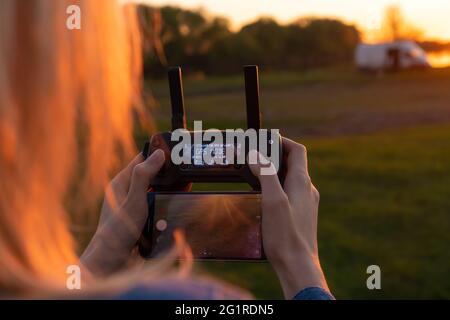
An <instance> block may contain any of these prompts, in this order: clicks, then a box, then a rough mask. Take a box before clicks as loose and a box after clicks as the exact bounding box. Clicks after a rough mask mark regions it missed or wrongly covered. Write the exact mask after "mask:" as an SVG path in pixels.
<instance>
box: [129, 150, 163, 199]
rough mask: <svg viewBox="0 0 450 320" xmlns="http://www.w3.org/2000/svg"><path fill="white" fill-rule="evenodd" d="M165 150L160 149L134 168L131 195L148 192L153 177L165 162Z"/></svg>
mask: <svg viewBox="0 0 450 320" xmlns="http://www.w3.org/2000/svg"><path fill="white" fill-rule="evenodd" d="M164 160H165V156H164V151H162V150H161V149H158V150H156V151H154V152H153V153H152V154H151V156H150V157H148V158H147V159H146V160H145V161H144V162H141V163H139V164H138V165H136V166H135V167H134V169H133V174H132V176H131V183H130V190H129V196H131V197H134V196H135V195H139V194H143V193H146V192H147V189H148V185H149V183H150V180H151V179H153V178H154V177H155V176H156V174H157V173H158V172H159V170H160V169H161V167H162V166H163V164H164Z"/></svg>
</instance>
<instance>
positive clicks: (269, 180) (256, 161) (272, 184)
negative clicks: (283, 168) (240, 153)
mask: <svg viewBox="0 0 450 320" xmlns="http://www.w3.org/2000/svg"><path fill="white" fill-rule="evenodd" d="M248 163H249V167H250V170H251V172H252V173H253V175H255V176H256V177H257V178H258V180H259V183H260V184H261V192H262V197H263V201H264V202H266V203H279V202H280V201H284V200H287V196H286V194H285V193H284V191H283V188H282V187H281V184H280V180H279V179H278V175H277V171H276V169H275V166H274V165H273V163H271V162H270V161H269V160H268V159H266V157H264V156H263V155H262V154H261V153H259V152H258V151H256V150H250V151H249V153H248Z"/></svg>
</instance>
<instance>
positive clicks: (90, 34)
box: [0, 0, 141, 295]
mask: <svg viewBox="0 0 450 320" xmlns="http://www.w3.org/2000/svg"><path fill="white" fill-rule="evenodd" d="M73 4H75V5H78V6H79V7H80V8H81V18H82V19H81V30H69V29H68V28H67V27H66V19H67V18H68V14H66V9H67V7H68V6H69V5H73ZM0 37H1V38H0V141H1V145H0V295H1V294H2V293H3V294H4V293H8V294H11V295H14V294H19V295H22V294H27V293H29V292H32V291H34V289H36V290H38V289H39V290H42V288H43V287H46V288H60V289H62V287H63V286H65V283H66V276H67V275H66V274H65V271H66V267H67V265H70V264H76V263H78V256H77V251H76V250H77V248H76V244H75V241H74V238H73V236H72V234H71V231H70V230H69V224H70V218H69V217H70V215H69V213H68V212H67V209H66V207H74V205H75V204H80V203H83V206H82V207H77V208H76V212H78V213H79V212H83V211H86V210H87V207H88V206H91V205H93V204H96V201H98V197H99V196H100V195H101V193H102V191H103V189H104V186H105V184H106V183H107V182H108V180H109V177H110V174H111V173H112V171H113V170H114V169H115V168H117V166H118V165H119V164H121V163H122V161H123V159H129V158H130V156H131V154H132V153H134V152H135V150H136V148H135V145H134V141H133V136H132V133H133V130H132V129H133V110H136V107H139V94H140V79H141V51H140V50H141V48H140V42H139V32H138V23H137V19H136V13H135V11H134V8H133V7H131V6H126V7H124V6H122V5H121V4H120V3H118V1H114V0H70V1H69V0H58V1H41V0H2V1H0ZM137 110H139V109H137ZM71 181H78V183H77V184H73V183H71ZM73 199H75V200H73ZM67 202H69V204H70V205H67ZM74 211H75V210H74ZM71 214H72V212H71Z"/></svg>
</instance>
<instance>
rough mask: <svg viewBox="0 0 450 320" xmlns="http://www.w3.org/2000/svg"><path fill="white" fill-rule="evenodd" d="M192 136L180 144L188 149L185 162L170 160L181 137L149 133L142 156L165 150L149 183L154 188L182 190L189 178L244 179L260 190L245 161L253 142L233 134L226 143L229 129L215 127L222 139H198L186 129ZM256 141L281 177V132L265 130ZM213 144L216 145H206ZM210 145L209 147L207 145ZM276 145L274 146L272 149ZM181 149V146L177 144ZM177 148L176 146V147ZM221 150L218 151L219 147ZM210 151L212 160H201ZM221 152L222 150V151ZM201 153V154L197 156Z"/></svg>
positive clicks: (204, 180)
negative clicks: (163, 160)
mask: <svg viewBox="0 0 450 320" xmlns="http://www.w3.org/2000/svg"><path fill="white" fill-rule="evenodd" d="M187 133H188V134H189V135H190V137H191V139H190V141H191V142H190V143H189V144H188V143H185V144H184V145H183V146H181V148H182V150H184V151H185V152H188V155H187V156H186V157H187V158H188V159H189V160H190V161H187V163H184V162H183V163H180V164H174V162H173V161H172V150H173V149H174V147H175V146H176V145H178V144H180V143H183V141H172V133H171V132H162V133H157V134H155V135H153V136H152V138H151V139H150V142H149V143H148V144H146V146H145V148H144V150H143V155H144V157H147V156H149V155H150V154H152V153H153V152H154V151H155V150H157V149H161V150H163V151H164V154H165V159H166V161H165V164H164V166H163V168H162V169H161V171H160V172H159V173H158V175H157V176H156V177H155V178H154V179H153V180H152V181H151V183H150V187H151V188H152V189H153V190H156V191H173V190H181V189H183V186H185V185H187V184H189V183H191V182H203V183H209V182H217V183H223V182H225V183H226V182H230V183H233V182H234V183H240V182H242V183H247V184H249V185H250V186H251V187H252V188H253V190H260V184H259V180H258V178H257V177H256V176H254V175H253V173H252V172H251V171H250V167H249V165H248V153H249V151H250V148H253V147H254V146H255V145H253V146H252V145H251V143H249V140H248V139H240V138H233V137H232V138H233V139H231V140H229V142H230V143H227V134H229V132H228V131H219V130H218V131H217V133H218V134H220V135H222V140H221V141H222V143H219V144H216V143H215V141H213V142H209V141H206V142H205V141H202V140H201V141H199V142H197V143H196V142H195V136H194V135H195V132H193V131H190V132H187ZM197 134H199V135H200V136H203V135H202V134H203V132H197ZM256 137H257V143H256V150H258V151H260V152H261V154H262V155H264V156H265V157H266V158H267V159H270V157H276V158H275V159H273V158H272V162H273V163H274V164H276V165H275V168H276V169H278V171H277V172H278V175H279V177H280V179H281V172H282V170H281V169H282V168H281V166H282V159H283V153H282V141H281V136H280V135H279V133H278V131H275V130H266V133H265V134H263V135H258V134H257V135H256ZM208 145H209V146H212V145H213V146H215V147H208ZM264 146H265V147H264ZM208 148H209V149H208ZM275 148H276V150H274V149H275ZM178 149H180V147H178ZM178 149H177V150H178ZM220 149H221V150H222V151H221V150H220ZM206 150H208V152H210V153H211V152H212V154H213V155H215V156H216V160H222V161H215V162H210V163H206V162H205V161H203V160H202V158H201V156H202V155H203V154H204V152H205V151H206ZM227 150H229V151H228V152H229V153H228V155H231V157H230V156H229V157H226V154H227ZM214 152H216V154H214ZM221 152H222V153H221ZM217 153H218V154H219V155H217ZM199 157H200V158H199Z"/></svg>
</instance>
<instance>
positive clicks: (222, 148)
mask: <svg viewBox="0 0 450 320" xmlns="http://www.w3.org/2000/svg"><path fill="white" fill-rule="evenodd" d="M185 152H188V153H190V158H191V164H192V167H194V168H195V167H197V168H198V167H226V166H229V165H230V164H235V163H236V157H237V156H239V155H240V154H241V152H242V150H241V145H240V144H236V145H235V144H221V143H220V144H219V143H210V144H192V145H187V146H186V147H185Z"/></svg>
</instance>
